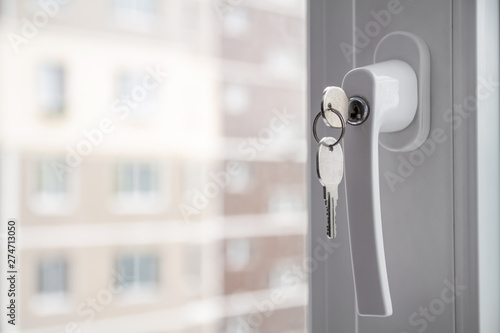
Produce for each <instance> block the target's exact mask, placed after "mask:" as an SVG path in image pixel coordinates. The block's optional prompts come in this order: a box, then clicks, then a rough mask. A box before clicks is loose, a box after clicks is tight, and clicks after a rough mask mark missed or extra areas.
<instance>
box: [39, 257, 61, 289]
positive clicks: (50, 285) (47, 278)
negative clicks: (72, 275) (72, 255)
mask: <svg viewBox="0 0 500 333" xmlns="http://www.w3.org/2000/svg"><path fill="white" fill-rule="evenodd" d="M67 291H68V282H67V264H66V261H65V260H63V259H52V260H45V261H42V262H41V264H40V266H39V272H38V293H39V294H41V295H52V296H63V295H64V294H66V293H67Z"/></svg>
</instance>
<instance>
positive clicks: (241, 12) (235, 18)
mask: <svg viewBox="0 0 500 333" xmlns="http://www.w3.org/2000/svg"><path fill="white" fill-rule="evenodd" d="M221 13H223V11H221ZM223 14H224V16H223V23H224V35H225V36H226V37H230V38H240V37H242V36H244V35H245V34H247V33H248V31H249V30H250V19H249V17H248V11H247V10H246V9H245V8H241V7H231V8H230V9H229V10H227V12H225V13H223Z"/></svg>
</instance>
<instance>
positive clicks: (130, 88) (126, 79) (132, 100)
mask: <svg viewBox="0 0 500 333" xmlns="http://www.w3.org/2000/svg"><path fill="white" fill-rule="evenodd" d="M118 99H119V100H121V101H123V102H125V103H126V104H127V105H128V106H129V107H130V115H131V116H132V117H134V118H135V119H146V118H150V117H151V116H153V115H154V114H155V113H156V111H157V110H158V90H157V89H152V90H151V89H147V87H144V74H139V73H131V72H129V73H124V74H122V75H121V76H120V77H119V80H118Z"/></svg>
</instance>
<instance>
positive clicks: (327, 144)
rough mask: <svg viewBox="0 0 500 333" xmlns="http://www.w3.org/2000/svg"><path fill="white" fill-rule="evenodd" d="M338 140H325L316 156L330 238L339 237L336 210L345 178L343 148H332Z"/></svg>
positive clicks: (326, 138)
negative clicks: (340, 188)
mask: <svg viewBox="0 0 500 333" xmlns="http://www.w3.org/2000/svg"><path fill="white" fill-rule="evenodd" d="M336 140H337V139H335V138H332V137H325V138H323V139H322V140H321V142H320V145H319V148H318V153H317V155H316V170H317V172H318V178H319V182H320V183H321V185H323V194H324V198H325V204H326V210H327V212H326V216H327V226H326V234H327V236H328V238H335V237H337V225H336V223H335V210H336V208H337V200H338V197H339V184H340V182H341V181H342V178H343V177H344V153H343V152H342V147H341V146H340V145H339V144H338V145H335V146H333V147H331V145H332V144H334V143H335V142H336Z"/></svg>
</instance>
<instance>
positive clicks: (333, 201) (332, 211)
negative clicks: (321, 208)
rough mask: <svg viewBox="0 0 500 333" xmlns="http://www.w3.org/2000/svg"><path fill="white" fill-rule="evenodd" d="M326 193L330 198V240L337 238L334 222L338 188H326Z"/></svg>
mask: <svg viewBox="0 0 500 333" xmlns="http://www.w3.org/2000/svg"><path fill="white" fill-rule="evenodd" d="M327 191H328V196H329V198H330V205H329V208H330V218H329V219H328V221H329V223H330V229H331V237H330V238H336V237H337V221H336V210H337V201H338V187H337V186H333V187H330V189H329V188H327Z"/></svg>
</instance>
